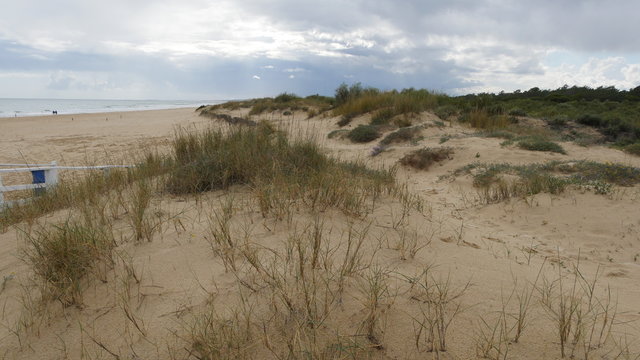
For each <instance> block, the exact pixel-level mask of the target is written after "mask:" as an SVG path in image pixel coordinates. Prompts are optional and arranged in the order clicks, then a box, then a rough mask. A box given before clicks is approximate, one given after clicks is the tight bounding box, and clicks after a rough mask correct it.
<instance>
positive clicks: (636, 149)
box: [624, 142, 640, 156]
mask: <svg viewBox="0 0 640 360" xmlns="http://www.w3.org/2000/svg"><path fill="white" fill-rule="evenodd" d="M624 151H626V152H628V153H629V154H633V155H638V156H640V142H637V143H634V144H631V145H627V146H625V147H624Z"/></svg>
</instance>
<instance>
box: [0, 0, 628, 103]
mask: <svg viewBox="0 0 640 360" xmlns="http://www.w3.org/2000/svg"><path fill="white" fill-rule="evenodd" d="M0 9H1V11H0V97H28V98H38V97H51V98H105V99H109V98H111V99H126V98H135V99H194V100H195V99H230V98H247V97H256V96H273V95H276V94H278V93H280V92H283V91H288V92H295V93H297V94H299V95H309V94H315V93H320V94H325V95H331V94H333V90H334V89H335V88H336V87H337V86H338V85H339V84H340V83H342V82H346V83H348V84H350V83H354V82H361V83H362V84H364V85H370V86H375V87H379V88H382V89H392V88H404V87H416V88H427V89H432V90H437V91H442V92H446V93H449V94H463V93H470V92H482V91H491V92H495V91H500V90H505V91H512V90H515V89H529V88H531V87H534V86H538V87H541V88H556V87H559V86H562V85H564V84H569V85H574V84H575V85H588V86H600V85H606V86H608V85H615V86H616V87H618V88H623V89H626V88H631V87H636V86H638V85H640V36H638V34H639V33H640V25H639V24H640V21H638V18H637V17H638V14H639V13H640V2H638V1H637V0H610V1H581V0H536V1H530V0H528V1H519V0H407V1H403V0H367V1H364V0H349V1H340V0H323V1H306V0H235V1H227V0H135V1H134V0H109V1H90V0H55V1H54V0H19V1H17V0H0Z"/></svg>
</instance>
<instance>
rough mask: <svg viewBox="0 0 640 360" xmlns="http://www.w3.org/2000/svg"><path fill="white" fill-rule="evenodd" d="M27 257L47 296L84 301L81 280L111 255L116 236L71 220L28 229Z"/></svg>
mask: <svg viewBox="0 0 640 360" xmlns="http://www.w3.org/2000/svg"><path fill="white" fill-rule="evenodd" d="M25 236H26V241H27V248H26V250H25V259H26V261H27V263H28V264H29V265H31V267H32V269H33V271H34V273H35V275H36V277H37V278H38V280H39V282H40V283H41V284H42V288H43V289H44V292H43V296H44V297H45V298H49V299H51V300H58V301H60V302H61V303H62V304H63V305H65V306H69V305H74V304H80V303H81V293H82V291H81V282H82V279H83V278H84V277H85V275H87V274H88V273H89V272H90V271H91V270H92V269H93V268H94V267H95V266H96V265H97V264H98V262H100V261H106V260H109V259H110V256H111V250H112V249H113V248H114V247H115V242H114V240H113V238H111V237H110V236H108V235H107V233H105V232H104V231H102V230H101V229H99V228H94V227H91V226H86V225H81V224H76V223H71V222H67V223H64V224H63V225H60V226H53V227H48V228H41V229H38V230H35V232H34V233H26V235H25Z"/></svg>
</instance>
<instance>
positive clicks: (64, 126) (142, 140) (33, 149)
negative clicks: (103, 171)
mask: <svg viewBox="0 0 640 360" xmlns="http://www.w3.org/2000/svg"><path fill="white" fill-rule="evenodd" d="M194 110H195V109H193V108H183V109H172V110H148V111H128V112H112V113H97V114H73V115H50V116H35V117H18V118H0V129H1V131H0V144H1V145H0V159H2V162H3V163H49V162H51V161H57V162H58V163H59V164H60V165H63V164H64V165H81V164H86V163H97V162H100V161H116V160H117V161H121V160H124V158H123V157H124V156H125V155H126V154H127V153H128V152H136V151H138V150H139V149H144V148H148V147H150V146H151V147H153V146H158V145H166V144H167V139H168V138H169V137H170V136H171V134H172V131H173V130H174V129H175V128H176V127H177V126H183V127H189V126H190V125H192V124H193V123H194V122H202V120H203V119H201V118H199V117H198V115H197V113H195V112H194Z"/></svg>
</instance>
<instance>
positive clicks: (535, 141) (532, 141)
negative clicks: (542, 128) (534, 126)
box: [517, 136, 567, 154]
mask: <svg viewBox="0 0 640 360" xmlns="http://www.w3.org/2000/svg"><path fill="white" fill-rule="evenodd" d="M517 142H518V147H519V148H521V149H524V150H529V151H549V152H554V153H559V154H566V153H567V152H566V151H565V150H564V148H563V147H562V146H560V145H559V144H558V143H555V142H553V141H549V140H546V139H544V138H542V137H537V136H531V137H525V138H521V139H519V140H517Z"/></svg>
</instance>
